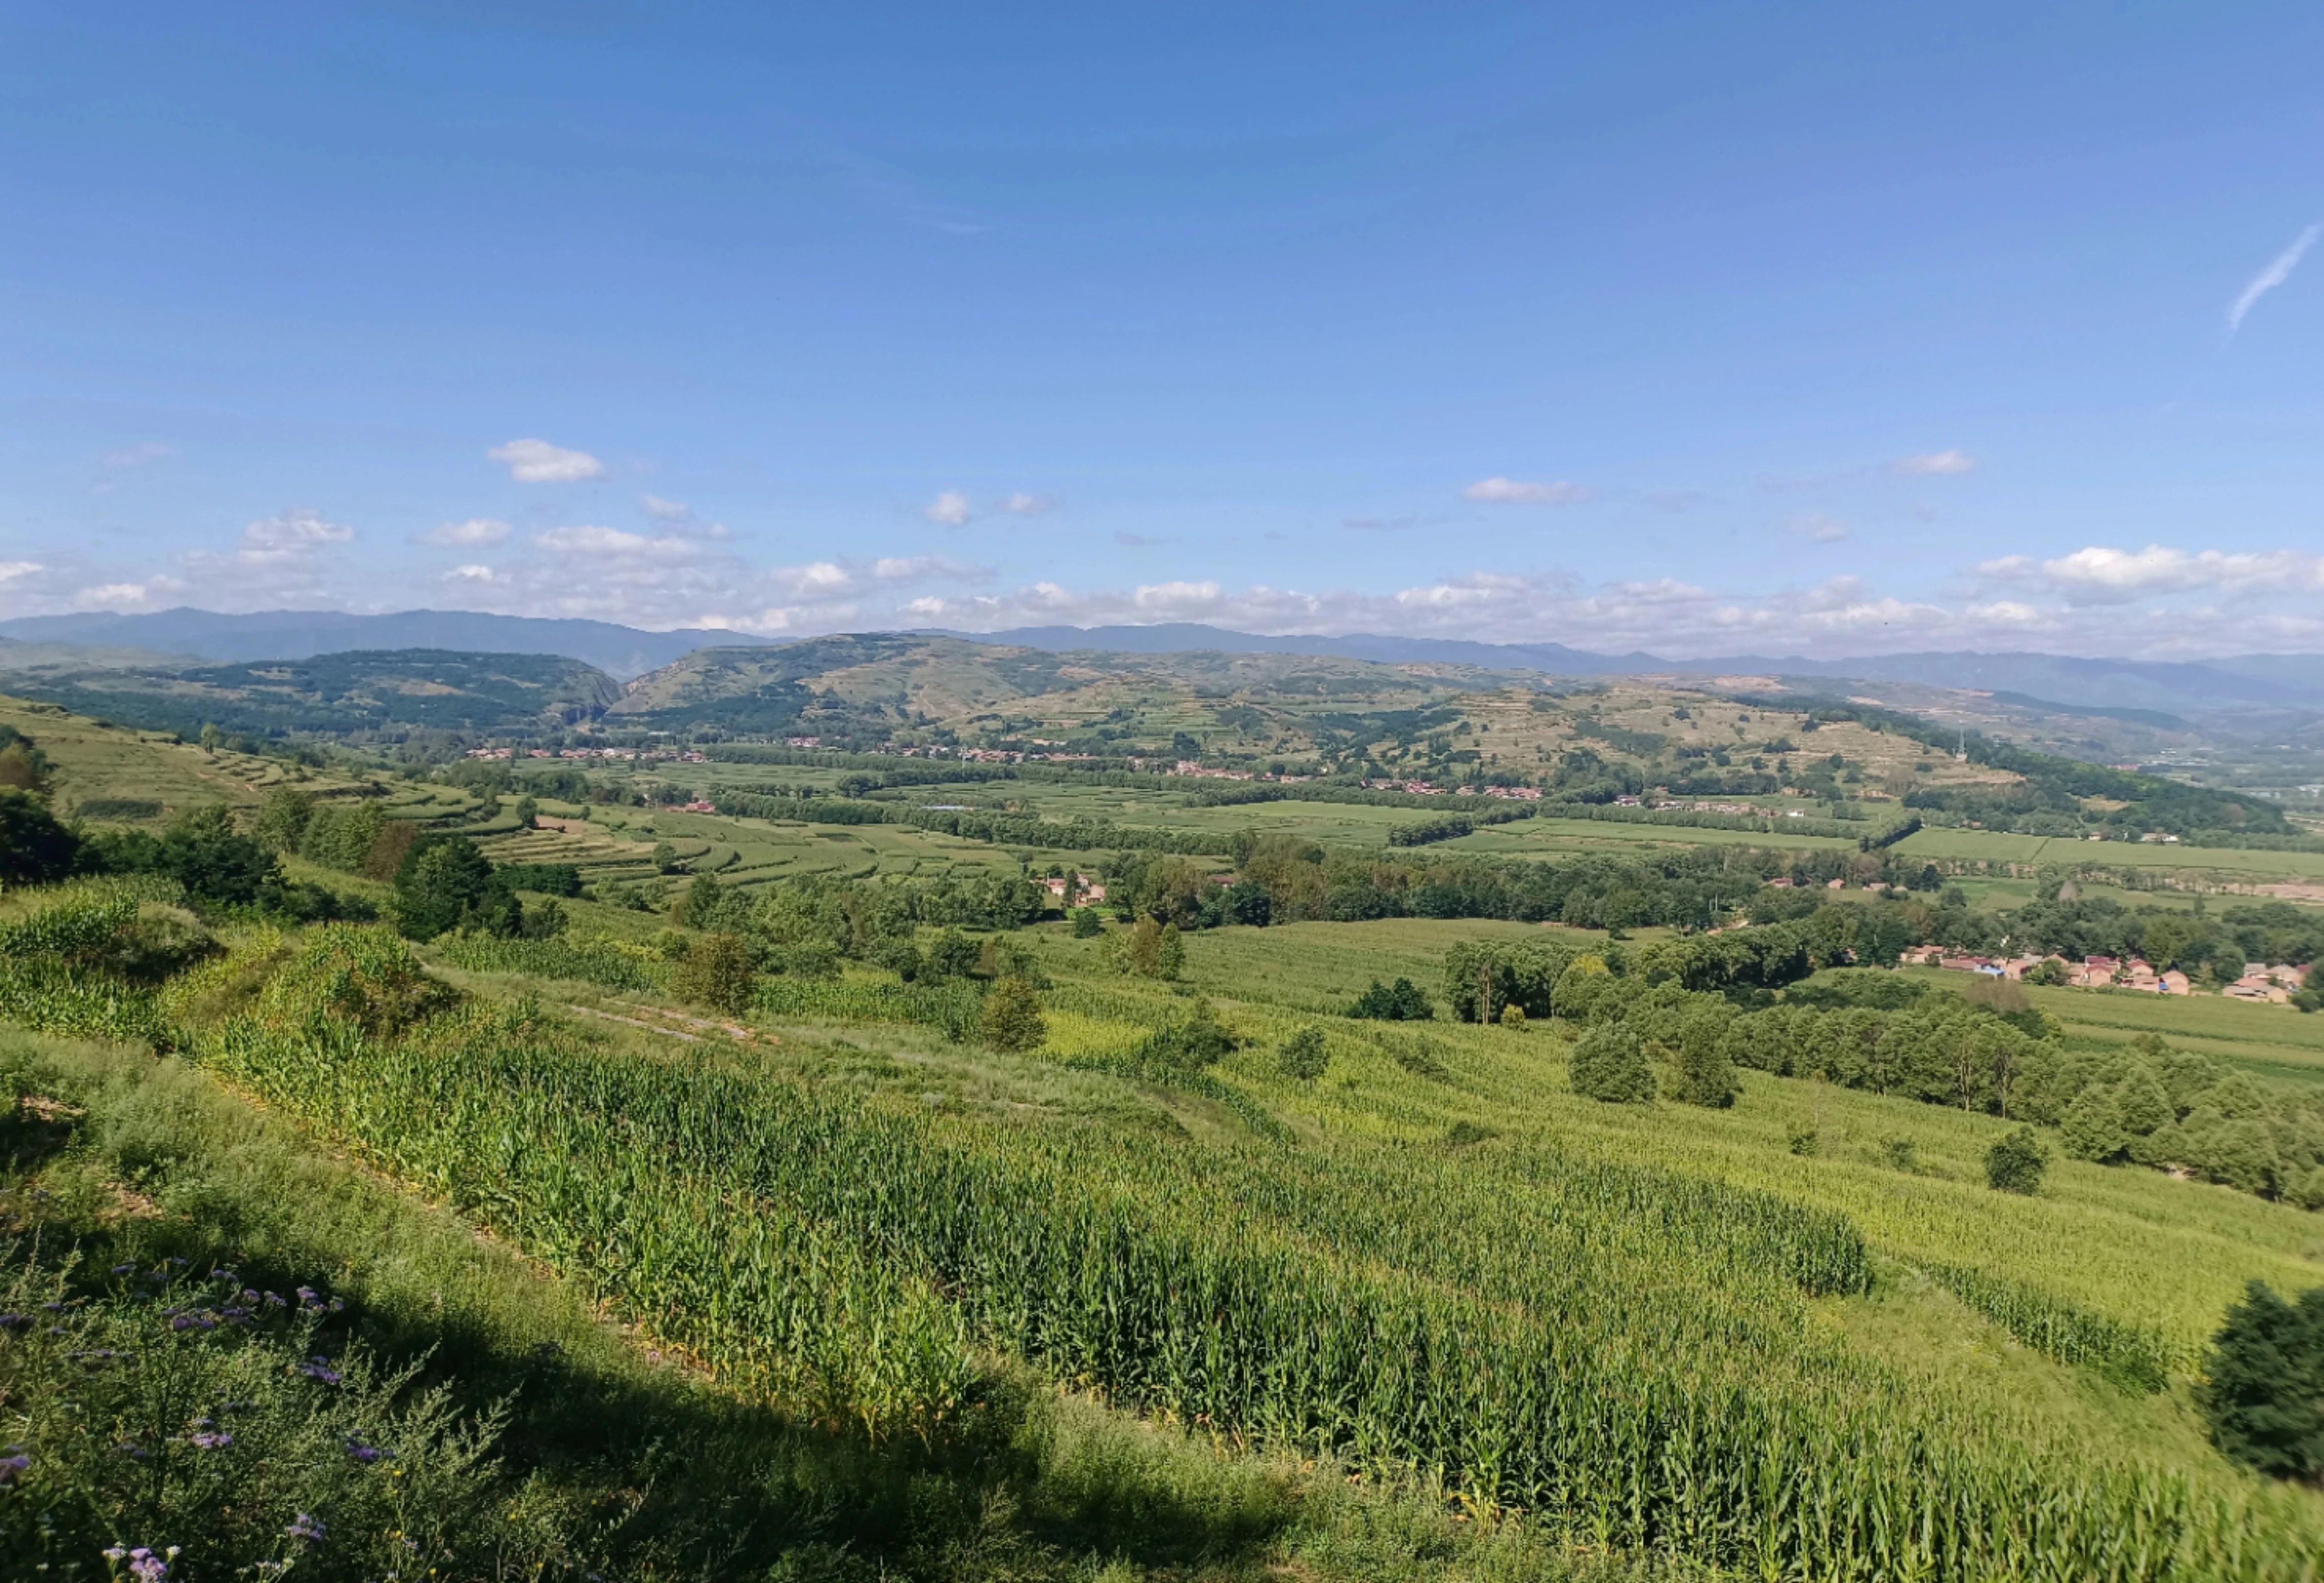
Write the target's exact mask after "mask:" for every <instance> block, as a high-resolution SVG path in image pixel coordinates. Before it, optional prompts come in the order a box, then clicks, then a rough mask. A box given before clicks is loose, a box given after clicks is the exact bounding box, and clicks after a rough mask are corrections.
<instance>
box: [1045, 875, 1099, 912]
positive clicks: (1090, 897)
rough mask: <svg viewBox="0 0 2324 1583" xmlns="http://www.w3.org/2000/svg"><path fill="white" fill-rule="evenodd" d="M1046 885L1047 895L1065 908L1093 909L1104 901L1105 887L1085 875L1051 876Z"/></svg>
mask: <svg viewBox="0 0 2324 1583" xmlns="http://www.w3.org/2000/svg"><path fill="white" fill-rule="evenodd" d="M1046 883H1047V885H1048V887H1049V894H1050V895H1051V896H1054V897H1056V898H1057V900H1058V901H1059V902H1060V903H1062V904H1063V905H1065V906H1066V907H1095V906H1097V904H1098V903H1100V902H1102V901H1103V900H1104V899H1105V887H1104V886H1102V885H1100V884H1099V883H1098V882H1097V881H1096V880H1094V879H1091V878H1090V877H1089V876H1088V875H1086V874H1067V875H1065V876H1064V877H1063V878H1057V877H1055V876H1053V877H1051V878H1050V879H1048V880H1047V881H1046Z"/></svg>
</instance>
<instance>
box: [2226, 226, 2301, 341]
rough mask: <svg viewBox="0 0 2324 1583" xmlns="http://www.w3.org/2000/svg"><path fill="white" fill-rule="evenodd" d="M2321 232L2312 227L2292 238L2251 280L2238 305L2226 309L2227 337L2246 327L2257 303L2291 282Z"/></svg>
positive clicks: (2237, 301) (2239, 298)
mask: <svg viewBox="0 0 2324 1583" xmlns="http://www.w3.org/2000/svg"><path fill="white" fill-rule="evenodd" d="M2319 232H2324V225H2310V226H2309V227H2308V229H2307V230H2305V231H2302V232H2301V234H2300V235H2297V236H2295V237H2293V238H2292V245H2291V246H2289V247H2287V248H2285V249H2284V250H2283V251H2282V253H2277V254H2276V255H2275V257H2274V258H2273V260H2271V261H2270V262H2269V263H2268V266H2267V268H2265V269H2264V270H2262V271H2260V272H2259V273H2257V274H2256V275H2254V276H2253V277H2252V280H2251V284H2250V285H2248V286H2246V287H2245V288H2244V290H2243V295H2242V296H2240V297H2237V298H2236V305H2235V306H2234V307H2233V308H2229V309H2227V334H2229V335H2231V336H2232V335H2234V334H2235V333H2236V330H2238V329H2240V328H2242V327H2243V322H2244V315H2246V314H2247V313H2249V312H2250V311H2251V310H2252V305H2253V304H2254V303H2255V302H2257V301H2258V300H2259V299H2261V298H2263V297H2264V296H2266V295H2267V294H2268V293H2269V292H2271V291H2273V290H2275V289H2276V288H2277V287H2278V286H2281V285H2282V284H2283V283H2284V282H2285V281H2289V280H2290V279H2292V271H2293V270H2295V269H2297V268H2299V267H2300V255H2301V253H2306V252H2307V251H2308V249H2309V248H2310V246H2311V245H2313V244H2314V243H2315V241H2316V237H2317V235H2318V234H2319Z"/></svg>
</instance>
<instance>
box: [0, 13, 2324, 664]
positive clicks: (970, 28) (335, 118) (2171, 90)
mask: <svg viewBox="0 0 2324 1583" xmlns="http://www.w3.org/2000/svg"><path fill="white" fill-rule="evenodd" d="M2319 64H2324V11H2319V10H2318V9H2317V8H2316V7H2314V6H2293V5H2276V6H2266V5H2218V4H2214V5H2201V6H2198V5H2159V4H2152V3H2145V0H2124V3H2121V4H2115V5H2055V6H2040V7H2027V6H2023V5H1972V4H1955V5H1944V6H1938V5H1902V6H1864V5H1808V4H1793V5H1780V6H1778V5H1752V6H1745V5H1654V4H1640V5H1630V6H1625V7H1607V6H1587V7H1585V6H1565V7H1557V6H1547V5H1482V4H1476V5H1470V4H1453V3H1448V0H1439V3H1438V4H1434V5H1332V6H1317V7H1302V6H1292V5H1250V4H1242V5H1184V4H1182V5H1176V6H1169V7H1134V8H1133V7H1090V6H1085V5H1076V6H1065V5H1059V6H1031V5H992V6H983V7H966V6H942V7H937V6H929V7H915V6H902V5H877V4H871V5H854V6H813V7H810V6H778V7H768V6H750V7H733V8H724V7H717V6H710V5H696V6H689V7H683V8H679V7H649V6H644V5H591V4H586V3H581V4H560V5H549V4H539V5H492V4H485V3H469V4H462V5H450V4H437V5H346V6H336V7H313V6H299V7H291V6H284V7H281V8H273V7H269V6H264V5H235V6H231V7H226V8H200V7H187V6H182V5H178V6H166V7H165V6H160V5H115V6H101V7H99V6H88V5H55V4H47V3H45V0H18V3H17V4H16V5H12V6H10V7H8V8H7V10H6V12H5V15H0V222H5V231H0V235H5V238H6V244H5V246H0V612H5V613H10V614H17V613H33V612H51V611H61V610H71V609H89V608H100V607H102V608H113V609H123V610H138V609H156V608H161V607H164V606H167V605H171V604H178V603H192V604H199V605H204V606H207V607H209V608H213V609H227V610H234V609H258V608H275V607H285V606H291V607H306V608H315V607H324V606H334V607H346V608H351V609H368V610H376V609H397V608H406V607H410V606H415V605H434V606H438V607H453V606H457V607H465V608H474V609H491V610H501V611H507V612H517V613H525V614H552V615H553V614H574V615H589V616H596V617H602V618H605V619H611V620H618V621H632V622H635V623H637V624H641V625H648V626H673V625H688V624H697V623H708V624H714V625H730V626H735V627H740V628H746V629H749V630H758V631H770V632H786V631H787V632H808V631H817V630H860V629H866V628H877V627H888V626H896V625H945V626H954V627H961V628H967V629H972V630H979V629H995V628H1001V627H1007V626H1011V625H1019V624H1027V623H1032V622H1043V623H1046V622H1056V621H1065V622H1074V623H1082V624H1088V623H1093V622H1099V621H1154V620H1164V619H1180V620H1203V621H1217V622H1219V623H1221V624H1224V625H1231V626H1240V627H1244V628H1249V629H1253V630H1276V631H1289V630H1305V631H1348V630H1373V631H1404V632H1412V633H1428V634H1443V635H1456V636H1463V637H1484V638H1507V639H1536V640H1560V641H1564V642H1569V643H1572V644H1575V645H1577V646H1582V647H1593V648H1616V649H1628V648H1630V647H1633V646H1638V647H1645V648H1647V649H1655V650H1657V651H1659V652H1664V653H1667V654H1674V655H1702V654H1717V653H1738V652H1762V653H1767V652H1806V653H1816V654H1826V655H1831V654H1844V653H1855V652H1870V651H1877V650H1886V649H1916V648H1934V647H1946V648H1950V647H1971V646H1974V647H1985V648H2000V647H2010V648H2035V649H2052V650H2061V651H2070V652H2088V653H2128V654H2144V653H2153V654H2162V653H2174V654H2200V653H2219V652H2243V651H2249V650H2254V649H2274V650H2280V651H2292V650H2300V651H2316V650H2324V558H2319V550H2324V520H2319V510H2318V502H2319V489H2324V444H2319V441H2324V400H2319V380H2324V358H2319V351H2324V254H2319V256H2317V257H2315V258H2311V259H2306V260H2305V261H2304V262H2303V261H2302V260H2301V257H2300V253H2301V249H2302V246H2303V242H2304V239H2310V238H2312V237H2313V236H2314V235H2315V233H2314V231H2313V230H2312V229H2311V227H2312V226H2314V225H2317V224H2318V223H2319V222H2324V164H2319V151H2324V94H2319V92H2318V90H2317V87H2316V84H2317V80H2318V77H2319V73H2318V67H2319ZM2239 307H2240V308H2241V313H2240V316H2239V317H2238V316H2237V313H2236V310H2237V308H2239Z"/></svg>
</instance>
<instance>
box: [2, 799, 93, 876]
mask: <svg viewBox="0 0 2324 1583" xmlns="http://www.w3.org/2000/svg"><path fill="white" fill-rule="evenodd" d="M79 852H80V841H79V839H78V837H76V836H75V835H74V834H73V833H72V832H71V831H69V830H68V829H66V828H65V827H64V826H63V825H62V824H59V823H57V816H56V815H54V814H51V813H50V812H49V807H48V805H47V804H46V803H43V802H42V800H41V799H40V798H39V797H37V796H33V795H32V793H31V792H29V791H23V790H20V789H19V788H17V787H0V884H7V885H42V884H46V883H48V882H50V881H51V880H57V879H63V878H64V877H65V876H66V875H68V874H69V873H71V872H72V871H73V864H74V861H75V860H76V859H77V858H78V856H79Z"/></svg>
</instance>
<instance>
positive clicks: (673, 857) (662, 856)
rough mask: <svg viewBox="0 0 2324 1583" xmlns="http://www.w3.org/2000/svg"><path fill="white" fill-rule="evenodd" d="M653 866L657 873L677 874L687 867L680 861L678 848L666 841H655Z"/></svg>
mask: <svg viewBox="0 0 2324 1583" xmlns="http://www.w3.org/2000/svg"><path fill="white" fill-rule="evenodd" d="M653 866H654V872H655V873H657V874H675V873H677V872H678V870H680V869H682V868H684V867H685V865H684V864H683V863H680V862H679V861H678V849H677V848H676V847H674V846H672V845H670V843H669V842H666V841H658V842H654V848H653Z"/></svg>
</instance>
